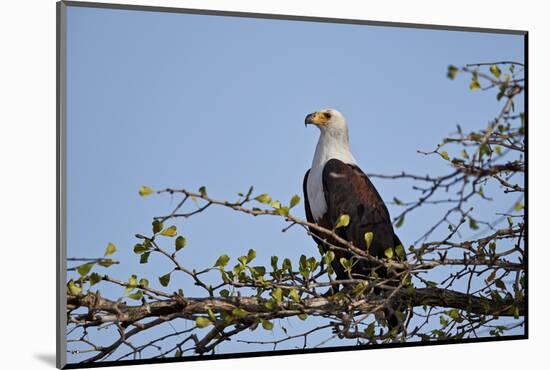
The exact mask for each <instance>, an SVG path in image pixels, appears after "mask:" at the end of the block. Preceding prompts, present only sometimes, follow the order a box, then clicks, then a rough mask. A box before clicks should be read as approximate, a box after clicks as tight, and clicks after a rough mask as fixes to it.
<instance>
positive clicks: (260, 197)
mask: <svg viewBox="0 0 550 370" xmlns="http://www.w3.org/2000/svg"><path fill="white" fill-rule="evenodd" d="M254 200H257V201H258V202H260V203H264V204H269V203H271V196H269V194H260V195H258V196H257V197H256V198H254Z"/></svg>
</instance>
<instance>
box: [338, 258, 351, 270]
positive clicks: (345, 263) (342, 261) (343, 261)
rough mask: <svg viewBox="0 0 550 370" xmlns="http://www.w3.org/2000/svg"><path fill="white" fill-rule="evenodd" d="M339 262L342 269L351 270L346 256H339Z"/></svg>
mask: <svg viewBox="0 0 550 370" xmlns="http://www.w3.org/2000/svg"><path fill="white" fill-rule="evenodd" d="M340 264H341V265H342V267H343V268H344V270H346V271H351V262H350V261H349V260H348V259H347V258H345V257H342V258H340Z"/></svg>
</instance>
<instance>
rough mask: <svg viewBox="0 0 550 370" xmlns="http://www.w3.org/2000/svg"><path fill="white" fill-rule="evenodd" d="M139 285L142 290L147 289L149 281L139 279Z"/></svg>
mask: <svg viewBox="0 0 550 370" xmlns="http://www.w3.org/2000/svg"><path fill="white" fill-rule="evenodd" d="M139 285H140V286H142V287H144V288H147V287H148V286H149V280H147V279H145V278H142V279H139Z"/></svg>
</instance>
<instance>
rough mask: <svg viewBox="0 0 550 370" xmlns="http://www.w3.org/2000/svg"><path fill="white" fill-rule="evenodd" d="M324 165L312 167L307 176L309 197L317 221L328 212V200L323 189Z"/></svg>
mask: <svg viewBox="0 0 550 370" xmlns="http://www.w3.org/2000/svg"><path fill="white" fill-rule="evenodd" d="M323 168H324V164H323V166H321V167H320V168H319V167H312V168H311V170H310V171H309V175H308V177H307V184H306V186H307V197H308V202H309V209H310V210H311V215H312V216H313V219H314V220H315V221H316V222H317V221H319V219H320V218H321V217H323V215H324V214H325V213H326V212H327V202H326V200H325V192H324V190H323Z"/></svg>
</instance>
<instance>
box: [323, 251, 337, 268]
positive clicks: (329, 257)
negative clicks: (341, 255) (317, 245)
mask: <svg viewBox="0 0 550 370" xmlns="http://www.w3.org/2000/svg"><path fill="white" fill-rule="evenodd" d="M334 257H336V255H335V254H334V252H333V251H328V252H327V253H326V254H325V255H324V257H323V259H324V260H325V263H326V264H327V265H328V264H330V263H331V262H332V261H334Z"/></svg>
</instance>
